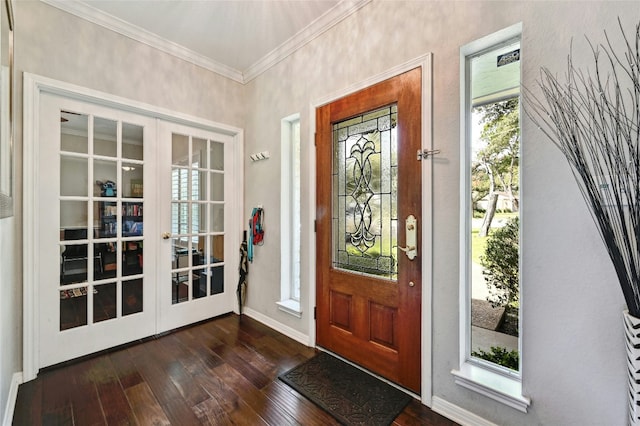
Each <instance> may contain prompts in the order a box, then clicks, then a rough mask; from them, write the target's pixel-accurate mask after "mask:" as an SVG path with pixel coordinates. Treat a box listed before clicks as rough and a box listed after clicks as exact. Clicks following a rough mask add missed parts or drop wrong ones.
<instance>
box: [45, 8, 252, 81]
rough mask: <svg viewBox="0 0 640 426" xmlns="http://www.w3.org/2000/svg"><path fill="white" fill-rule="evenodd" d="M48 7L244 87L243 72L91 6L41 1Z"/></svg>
mask: <svg viewBox="0 0 640 426" xmlns="http://www.w3.org/2000/svg"><path fill="white" fill-rule="evenodd" d="M40 1H42V2H43V3H46V4H48V5H50V6H53V7H56V8H58V9H60V10H63V11H65V12H67V13H70V14H72V15H75V16H77V17H79V18H82V19H85V20H87V21H89V22H93V23H94V24H97V25H100V26H102V27H105V28H107V29H110V30H112V31H115V32H116V33H118V34H122V35H124V36H126V37H129V38H131V39H133V40H136V41H139V42H140V43H144V44H146V45H148V46H151V47H153V48H156V49H158V50H160V51H162V52H165V53H168V54H170V55H173V56H175V57H177V58H180V59H183V60H185V61H187V62H190V63H192V64H195V65H198V66H201V67H203V68H205V69H208V70H210V71H213V72H215V73H217V74H220V75H222V76H224V77H227V78H230V79H231V80H234V81H237V82H238V83H243V84H244V79H243V77H242V72H240V71H238V70H237V69H235V68H232V67H229V66H227V65H225V64H222V63H220V62H217V61H214V60H212V59H210V58H207V57H206V56H204V55H201V54H199V53H197V52H194V51H193V50H190V49H187V48H186V47H184V46H181V45H179V44H177V43H174V42H172V41H169V40H166V39H164V38H162V37H159V36H158V35H156V34H154V33H152V32H150V31H147V30H144V29H142V28H140V27H138V26H135V25H132V24H130V23H128V22H126V21H124V20H122V19H120V18H116V17H115V16H113V15H110V14H108V13H105V12H102V11H101V10H98V9H96V8H95V7H93V6H90V5H88V4H87V3H83V2H80V1H77V0H40Z"/></svg>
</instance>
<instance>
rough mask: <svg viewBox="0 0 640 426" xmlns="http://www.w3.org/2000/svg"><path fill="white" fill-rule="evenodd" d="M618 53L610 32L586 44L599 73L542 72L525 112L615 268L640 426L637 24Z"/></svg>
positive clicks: (634, 417)
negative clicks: (561, 160)
mask: <svg viewBox="0 0 640 426" xmlns="http://www.w3.org/2000/svg"><path fill="white" fill-rule="evenodd" d="M618 25H619V27H620V32H621V34H622V42H621V43H620V45H621V46H622V48H621V49H616V48H614V44H613V42H612V41H611V39H610V37H609V36H608V35H607V33H606V32H605V41H604V43H601V44H598V45H594V44H592V43H591V42H589V46H590V47H591V52H592V54H593V60H594V69H593V70H592V71H591V72H589V71H585V70H583V69H580V68H577V67H575V66H574V64H573V60H572V57H571V55H569V59H568V61H567V72H566V75H565V79H564V80H563V81H560V80H559V79H558V78H557V77H556V76H555V75H554V74H552V73H551V72H550V71H549V70H548V69H546V68H542V70H541V76H540V80H539V85H540V89H541V92H542V94H541V95H538V96H537V95H535V94H534V93H533V91H531V90H526V89H525V90H524V98H525V103H526V105H525V108H524V110H525V112H526V114H527V115H528V116H529V117H530V118H531V119H532V121H533V122H535V123H536V124H537V125H538V126H539V127H540V129H541V130H542V131H543V132H544V133H545V134H546V136H547V137H548V138H549V139H551V141H552V142H553V143H554V144H555V145H556V146H557V147H558V148H559V149H560V151H561V152H562V153H563V154H564V156H565V158H566V159H567V161H568V162H569V165H570V166H571V171H572V172H573V175H574V177H575V179H576V182H577V183H578V186H579V188H580V191H581V192H582V195H583V197H584V199H585V201H586V203H587V205H588V206H589V211H590V213H591V216H592V217H593V220H594V221H595V223H596V225H597V228H598V230H599V232H600V236H601V237H602V240H603V242H604V244H605V246H606V248H607V251H608V253H609V257H610V258H611V261H612V262H613V266H614V268H615V271H616V274H617V276H618V281H619V283H620V288H621V289H622V293H623V295H624V298H625V302H626V305H627V309H628V311H626V312H624V315H623V317H624V331H625V337H626V339H625V344H626V351H627V373H628V386H629V392H628V396H629V401H628V403H629V424H631V425H640V23H639V24H637V25H636V28H635V34H634V35H633V36H631V37H629V36H628V35H627V34H626V33H625V31H624V28H623V26H622V24H621V22H620V20H618Z"/></svg>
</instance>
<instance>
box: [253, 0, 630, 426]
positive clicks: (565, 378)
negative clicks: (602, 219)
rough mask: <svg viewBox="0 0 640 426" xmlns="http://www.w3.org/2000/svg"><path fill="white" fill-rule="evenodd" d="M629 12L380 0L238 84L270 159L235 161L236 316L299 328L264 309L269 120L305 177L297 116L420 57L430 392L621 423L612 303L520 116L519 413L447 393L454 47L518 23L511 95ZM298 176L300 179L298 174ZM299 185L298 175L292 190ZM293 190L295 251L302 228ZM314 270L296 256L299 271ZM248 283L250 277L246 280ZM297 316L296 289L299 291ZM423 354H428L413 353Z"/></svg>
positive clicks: (572, 200)
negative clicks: (240, 277) (518, 61)
mask: <svg viewBox="0 0 640 426" xmlns="http://www.w3.org/2000/svg"><path fill="white" fill-rule="evenodd" d="M638 6H639V3H638V2H637V1H629V2H584V3H583V2H535V1H534V2H495V1H491V2H488V1H487V2H477V1H476V2H460V1H457V2H450V1H429V2H418V1H416V2H385V1H375V0H374V1H373V2H372V3H370V4H368V5H367V6H365V7H364V8H363V9H361V10H360V11H359V12H358V13H356V14H355V15H353V16H352V17H350V18H348V19H347V20H345V21H343V22H342V23H340V24H339V25H337V26H336V27H334V28H333V29H332V30H330V31H329V32H327V33H325V34H324V35H322V36H321V37H318V38H317V39H315V40H314V41H313V42H311V43H309V44H308V45H306V46H305V47H304V48H303V49H302V50H300V51H298V52H296V53H295V54H293V55H292V56H290V57H289V58H287V59H286V60H284V61H282V62H280V63H279V64H278V65H277V66H275V67H274V68H272V69H270V70H269V71H267V72H265V73H264V74H262V75H261V76H259V77H258V78H257V79H255V80H254V81H252V82H250V83H249V84H248V85H247V102H248V105H250V106H249V108H248V116H247V122H246V128H245V130H246V133H245V135H246V151H247V152H259V151H263V150H269V151H270V152H271V159H269V160H268V161H263V162H256V163H250V162H249V161H247V162H246V164H245V171H246V177H245V179H246V182H247V187H246V189H245V205H246V206H247V208H249V207H250V206H253V205H256V204H263V205H264V207H265V212H266V218H267V221H266V238H265V246H264V247H259V248H258V249H256V252H255V261H254V263H253V265H252V269H251V276H253V277H254V278H251V276H250V283H249V287H250V291H249V296H248V306H249V307H250V308H251V309H254V310H256V311H258V312H260V313H261V314H263V315H266V316H268V317H270V318H273V319H275V320H277V321H279V322H281V323H283V324H286V325H287V326H289V327H291V328H294V329H295V330H298V331H299V332H300V333H303V334H306V333H308V332H309V330H308V329H307V324H308V320H307V317H306V316H304V315H308V314H309V313H308V312H307V313H305V314H303V319H302V320H297V319H295V318H293V317H290V316H288V315H286V314H284V313H282V312H279V311H278V310H277V308H276V305H275V302H276V301H277V300H278V297H279V294H278V289H279V277H280V271H279V265H280V258H279V248H280V242H279V240H278V235H279V227H280V224H279V222H278V220H274V219H272V220H269V218H277V217H279V208H280V207H279V206H280V193H279V182H280V181H279V179H280V175H279V170H280V163H279V161H280V160H279V159H280V134H279V133H280V126H279V123H280V119H281V118H283V117H286V116H288V115H290V114H293V113H297V112H299V113H301V127H302V130H301V135H302V158H303V165H302V170H303V171H305V170H309V168H310V166H311V165H310V164H308V162H307V160H306V159H307V158H308V152H309V150H310V149H313V141H312V140H311V139H310V137H309V135H310V129H309V122H310V112H309V105H310V104H311V103H312V102H314V101H316V100H318V99H321V98H324V97H326V96H327V95H330V94H331V93H334V92H336V91H338V90H340V89H343V88H345V87H348V86H350V85H352V84H354V83H357V82H359V81H362V80H364V79H366V78H368V77H370V76H373V75H376V74H379V73H381V72H383V71H386V70H388V69H390V68H392V67H394V66H396V65H399V64H401V63H403V62H406V61H409V60H411V59H413V58H415V57H418V56H420V55H422V54H424V53H427V52H432V53H433V96H434V97H433V110H434V116H433V123H434V124H433V134H434V145H435V148H437V149H440V150H441V151H442V153H441V154H440V155H439V156H438V157H437V160H436V161H435V162H434V165H433V167H434V200H433V203H434V204H433V205H434V223H433V230H434V241H433V247H434V249H433V250H434V259H433V262H434V270H433V277H434V281H433V284H434V288H433V347H434V348H435V349H434V353H433V394H434V395H435V396H437V397H439V398H443V399H445V400H447V401H449V402H451V403H453V404H456V405H458V406H460V407H462V408H464V409H466V410H469V411H471V412H473V413H475V414H477V415H479V416H481V417H484V418H486V419H488V420H490V421H493V422H495V423H497V424H509V425H518V424H522V425H532V424H548V425H551V424H554V425H560V424H561V425H604V424H606V425H619V424H625V423H626V419H625V415H626V405H625V402H626V400H625V398H626V394H625V386H626V376H625V374H626V366H625V363H624V356H625V355H624V346H623V337H622V336H623V335H622V327H621V321H622V314H621V312H622V309H623V299H622V295H621V292H620V290H619V287H618V285H617V282H616V278H615V275H614V273H613V269H612V267H611V266H610V262H609V260H608V258H607V255H606V252H605V250H604V248H603V246H602V243H601V242H600V240H599V237H598V235H597V233H596V229H595V227H594V225H593V223H592V221H591V218H590V216H589V214H588V211H587V210H586V207H585V205H584V202H583V201H582V199H581V196H580V194H579V192H578V190H577V187H576V185H575V184H574V181H573V178H572V176H571V174H570V172H569V169H568V167H567V166H566V165H565V162H564V159H563V158H562V157H561V155H560V154H559V153H558V152H557V151H556V150H555V148H553V147H552V145H551V144H550V143H549V142H547V141H546V140H544V139H543V137H542V136H541V134H540V133H539V132H538V131H537V130H536V128H535V126H533V125H532V124H531V123H530V122H529V121H528V120H527V119H526V118H525V119H524V121H523V135H522V146H523V154H522V182H523V188H522V194H523V201H522V226H523V232H522V235H523V249H522V256H523V277H522V282H523V292H522V299H523V302H522V303H523V316H524V330H523V337H522V341H523V353H522V358H523V362H524V368H523V376H524V379H523V387H524V392H525V394H526V395H527V396H529V397H531V398H532V400H533V405H532V406H531V408H530V411H529V413H528V414H522V413H520V412H517V411H515V410H513V409H511V408H508V407H505V406H502V405H500V404H498V403H495V402H493V401H492V400H489V399H487V398H485V397H483V396H480V395H478V394H476V393H474V392H471V391H469V390H466V389H464V388H462V387H460V386H458V385H456V384H454V381H453V377H452V376H451V374H450V371H451V369H453V368H456V367H457V364H458V329H459V327H458V322H459V313H458V312H459V306H458V294H459V293H458V289H459V281H458V277H459V273H458V259H459V247H458V241H459V223H458V217H459V200H458V195H457V194H458V191H459V173H460V172H459V167H460V165H459V146H460V135H459V115H460V114H459V108H460V106H459V93H460V92H459V48H460V46H462V45H465V44H467V43H469V42H471V41H473V40H475V39H478V38H481V37H483V36H485V35H488V34H490V33H493V32H495V31H498V30H500V29H502V28H505V27H508V26H510V25H513V24H515V23H517V22H522V23H523V28H524V29H523V40H522V66H523V80H522V81H523V84H524V85H526V86H528V87H533V86H534V80H535V79H536V78H537V76H538V75H539V74H538V70H539V67H540V66H542V65H545V66H548V67H550V68H551V69H552V70H554V71H557V72H558V73H562V72H563V71H564V68H565V61H566V56H567V53H568V49H569V46H570V42H571V38H572V37H574V38H575V40H574V52H575V54H576V55H577V54H578V53H580V54H581V55H582V54H583V53H584V49H578V48H577V46H575V45H577V44H584V43H583V40H584V38H583V36H584V34H585V33H586V34H588V35H589V36H590V37H592V38H594V39H597V40H601V39H602V31H603V29H607V30H608V31H609V32H610V33H615V31H616V30H617V21H616V19H617V17H618V16H620V17H621V18H622V19H623V22H624V23H625V24H626V26H627V27H628V28H629V31H630V32H632V31H634V30H635V26H634V23H637V22H638V21H639V20H640V7H638ZM303 173H304V172H303ZM310 179H313V176H309V175H308V173H307V174H306V175H305V176H304V177H303V188H306V187H307V184H308V181H309V180H310ZM308 204H309V193H308V192H307V191H303V194H302V205H303V206H304V207H303V212H302V216H303V232H302V244H303V247H304V248H305V249H306V247H308V245H307V244H308V241H309V238H313V232H312V231H313V230H312V229H309V227H307V226H306V224H307V222H306V221H305V220H304V218H309V217H313V215H314V212H313V210H310V209H308V208H307V207H306V206H308ZM312 262H314V259H313V258H311V257H310V255H309V252H308V251H306V250H304V251H303V257H302V268H301V269H302V270H303V271H305V270H307V269H308V268H309V265H310V264H311V263H312ZM257 277H259V278H257ZM302 285H303V288H302V301H303V303H302V306H303V308H304V307H305V306H306V300H308V297H309V292H310V283H309V282H307V281H306V280H304V281H303V283H302ZM425 356H427V357H428V356H429V354H425Z"/></svg>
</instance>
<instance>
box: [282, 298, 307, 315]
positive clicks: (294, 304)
mask: <svg viewBox="0 0 640 426" xmlns="http://www.w3.org/2000/svg"><path fill="white" fill-rule="evenodd" d="M276 305H278V309H279V310H281V311H282V312H286V313H287V314H289V315H293V316H294V317H296V318H302V310H301V309H300V302H299V301H297V300H293V299H287V300H281V301H280V302H276Z"/></svg>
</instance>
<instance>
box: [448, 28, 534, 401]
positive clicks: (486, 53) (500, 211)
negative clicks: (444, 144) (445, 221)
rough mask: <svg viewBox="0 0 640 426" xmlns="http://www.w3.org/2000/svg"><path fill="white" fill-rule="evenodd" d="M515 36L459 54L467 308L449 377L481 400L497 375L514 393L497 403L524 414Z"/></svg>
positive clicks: (514, 32)
mask: <svg viewBox="0 0 640 426" xmlns="http://www.w3.org/2000/svg"><path fill="white" fill-rule="evenodd" d="M520 32H521V28H520V26H519V25H516V26H514V27H511V28H508V29H506V30H503V31H501V32H499V33H496V34H493V35H491V36H488V37H486V38H484V39H481V40H478V41H477V42H474V43H471V44H469V45H467V46H464V47H463V48H462V49H461V61H462V63H461V71H462V76H463V81H462V83H463V87H462V94H463V96H462V114H461V120H462V123H463V138H462V147H461V149H462V153H463V155H462V163H461V174H462V175H461V236H462V237H461V265H460V267H461V274H460V276H461V289H460V291H461V294H462V295H464V297H463V298H462V299H461V302H462V303H463V304H464V306H463V307H462V309H461V310H460V311H461V312H462V318H461V348H460V350H461V356H460V361H461V362H460V364H461V365H460V370H459V371H454V372H453V373H454V374H455V375H456V376H457V377H458V378H457V380H456V381H457V383H459V384H461V385H464V386H466V387H469V388H471V389H476V390H478V391H480V392H483V393H485V394H486V392H485V391H486V390H487V388H492V387H494V386H496V385H495V383H496V378H495V377H496V376H498V377H502V378H504V380H506V381H511V383H510V384H508V385H507V384H505V385H504V386H506V388H509V389H511V390H512V391H513V392H507V393H506V394H507V396H496V397H495V399H498V400H502V401H503V402H505V403H506V404H508V405H511V406H514V407H516V408H519V409H521V410H523V411H526V406H527V405H528V403H529V401H528V399H527V398H524V397H522V395H521V384H520V370H521V362H520V338H519V335H520V332H519V330H520V318H521V315H520V284H521V282H520V204H521V193H520V160H521V158H520V141H521V138H520ZM492 375H493V376H494V377H493V378H489V379H487V377H490V376H492ZM481 377H484V378H485V379H479V378H481ZM505 383H506V382H505ZM498 386H499V387H500V388H501V389H502V388H505V387H504V386H503V385H498Z"/></svg>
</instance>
